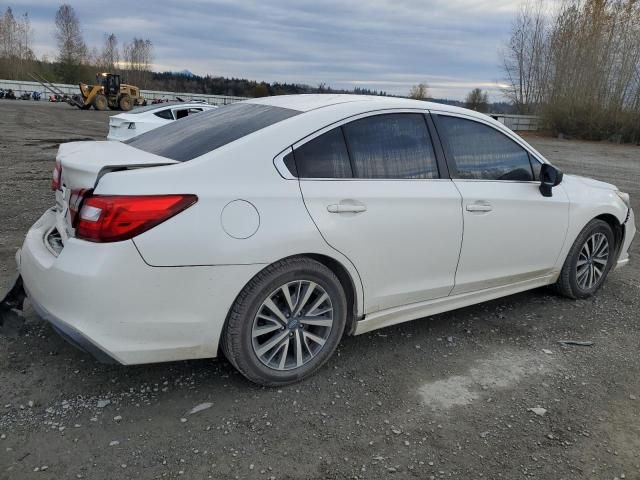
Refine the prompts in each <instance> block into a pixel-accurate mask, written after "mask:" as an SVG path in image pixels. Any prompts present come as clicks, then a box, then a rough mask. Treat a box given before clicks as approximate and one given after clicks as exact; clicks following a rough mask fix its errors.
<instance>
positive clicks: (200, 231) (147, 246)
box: [95, 127, 363, 312]
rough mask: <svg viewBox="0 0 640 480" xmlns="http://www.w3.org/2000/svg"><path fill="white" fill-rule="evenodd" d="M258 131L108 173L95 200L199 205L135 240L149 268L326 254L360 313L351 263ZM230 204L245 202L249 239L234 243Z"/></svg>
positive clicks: (273, 139)
mask: <svg viewBox="0 0 640 480" xmlns="http://www.w3.org/2000/svg"><path fill="white" fill-rule="evenodd" d="M269 129H270V127H269V128H267V129H264V130H263V131H261V132H257V133H260V135H258V137H259V138H253V139H251V138H249V137H255V136H256V134H253V135H250V136H248V137H245V138H243V139H241V140H238V141H236V142H234V143H231V144H228V145H226V146H224V147H221V148H219V149H218V150H216V151H214V152H211V153H210V154H207V155H205V156H203V157H200V158H198V159H194V160H191V161H188V162H184V163H179V164H174V165H171V166H168V167H169V168H165V167H153V168H145V169H140V170H132V171H123V172H114V173H109V174H107V175H105V176H104V177H102V179H101V180H100V183H99V184H98V186H97V188H96V190H95V193H96V194H120V195H126V194H130V195H143V194H167V193H191V194H196V195H197V196H198V202H197V203H196V204H195V205H193V206H192V207H190V208H188V209H187V210H185V211H184V212H182V213H180V214H178V215H176V216H175V217H173V218H171V219H169V220H167V221H166V222H164V223H162V224H160V225H158V226H156V227H155V228H153V229H151V230H149V231H147V232H145V233H143V234H142V235H139V236H137V237H136V238H135V239H134V242H135V244H136V246H137V248H138V250H139V251H140V254H141V255H142V257H143V259H144V261H145V262H146V263H147V264H149V265H151V266H163V267H166V266H194V265H248V264H264V265H268V264H271V263H273V262H275V261H277V260H280V259H282V258H285V257H289V256H292V255H300V254H305V253H312V254H321V255H327V256H329V257H331V258H333V259H335V260H337V261H339V262H340V263H341V264H342V265H343V266H344V267H345V268H346V269H347V271H348V272H349V273H350V275H351V278H352V280H353V283H354V285H355V287H356V290H357V292H356V293H357V298H358V302H357V303H358V311H359V312H360V311H362V307H361V306H362V298H363V295H362V284H361V281H360V277H359V275H358V273H357V270H356V268H355V267H354V265H353V264H352V263H351V262H350V261H349V260H348V259H347V258H346V257H344V256H343V255H342V254H340V253H339V252H338V251H336V250H334V249H333V248H331V247H330V246H329V245H328V244H327V243H326V242H325V241H324V239H323V238H322V236H321V235H320V233H319V231H318V229H317V228H316V226H315V224H314V223H313V221H312V220H311V218H310V216H309V214H308V212H307V210H306V208H305V206H304V202H303V201H302V195H301V192H300V188H299V185H298V181H297V180H286V179H284V178H282V177H281V176H280V175H279V173H278V172H277V170H276V168H275V166H274V164H273V159H274V157H275V156H276V155H277V154H278V153H280V152H281V151H282V150H283V141H282V137H281V136H279V135H270V134H269V132H268V130H269ZM234 200H244V201H246V202H250V203H251V204H252V205H253V206H254V207H255V209H256V210H257V211H258V214H259V226H258V229H257V231H256V232H255V234H253V235H252V236H250V237H249V238H243V239H240V238H233V237H231V236H230V235H229V234H227V232H226V231H225V228H224V227H223V225H222V221H221V214H222V211H223V209H224V208H225V206H226V205H227V204H229V203H230V202H233V201H234Z"/></svg>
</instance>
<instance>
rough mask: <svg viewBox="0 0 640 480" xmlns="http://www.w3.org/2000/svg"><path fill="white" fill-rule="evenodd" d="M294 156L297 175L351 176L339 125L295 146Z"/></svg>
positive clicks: (317, 176)
mask: <svg viewBox="0 0 640 480" xmlns="http://www.w3.org/2000/svg"><path fill="white" fill-rule="evenodd" d="M294 156H295V162H296V167H297V171H298V176H299V177H302V178H347V177H351V163H350V162H349V154H348V153H347V146H346V144H345V143H344V136H343V135H342V130H341V129H340V127H338V128H334V129H333V130H330V131H328V132H327V133H323V134H322V135H320V136H319V137H316V138H314V139H313V140H310V141H309V142H307V143H305V144H304V145H302V146H301V147H299V148H297V149H296V150H295V152H294ZM286 163H287V159H286V158H285V164H286ZM292 173H293V172H292Z"/></svg>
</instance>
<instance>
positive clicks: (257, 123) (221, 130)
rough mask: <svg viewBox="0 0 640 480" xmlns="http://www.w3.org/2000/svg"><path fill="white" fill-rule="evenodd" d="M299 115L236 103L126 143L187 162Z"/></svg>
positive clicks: (291, 111)
mask: <svg viewBox="0 0 640 480" xmlns="http://www.w3.org/2000/svg"><path fill="white" fill-rule="evenodd" d="M299 113H300V112H299V111H298V110H291V109H289V108H281V107H273V106H270V105H258V104H253V103H244V102H241V103H233V104H231V105H225V106H224V107H220V108H216V109H212V110H208V111H206V112H202V113H200V114H198V115H189V116H188V117H187V118H185V119H183V120H180V121H179V122H172V123H169V124H167V125H163V126H162V127H160V128H156V129H154V130H151V131H150V132H147V133H143V134H142V135H140V136H138V137H134V138H132V139H131V140H127V141H126V142H125V143H126V144H128V145H131V146H132V147H135V148H139V149H140V150H144V151H145V152H149V153H153V154H156V155H160V156H162V157H166V158H171V159H173V160H177V161H179V162H184V161H187V160H191V159H193V158H196V157H199V156H201V155H204V154H205V153H208V152H211V151H212V150H215V149H216V148H220V147H222V146H223V145H226V144H228V143H231V142H234V141H236V140H238V139H239V138H242V137H244V136H246V135H249V134H251V133H253V132H256V131H258V130H261V129H263V128H266V127H268V126H270V125H273V124H274V123H278V122H280V121H282V120H285V119H287V118H290V117H292V116H294V115H298V114H299Z"/></svg>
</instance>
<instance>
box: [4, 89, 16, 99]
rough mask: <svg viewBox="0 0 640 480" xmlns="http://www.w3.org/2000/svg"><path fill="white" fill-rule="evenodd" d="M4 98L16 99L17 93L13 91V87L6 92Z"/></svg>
mask: <svg viewBox="0 0 640 480" xmlns="http://www.w3.org/2000/svg"><path fill="white" fill-rule="evenodd" d="M4 98H6V99H7V100H15V99H16V94H15V93H14V92H13V90H12V89H10V88H8V89H7V90H5V92H4Z"/></svg>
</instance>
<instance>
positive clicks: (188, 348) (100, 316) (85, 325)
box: [16, 210, 263, 364]
mask: <svg viewBox="0 0 640 480" xmlns="http://www.w3.org/2000/svg"><path fill="white" fill-rule="evenodd" d="M54 224H55V212H53V211H52V210H49V211H47V212H45V214H44V215H43V216H42V217H41V218H40V219H39V220H38V221H37V222H36V223H35V224H34V225H33V227H32V228H31V229H30V230H29V232H28V233H27V236H26V238H25V241H24V244H23V246H22V249H21V250H20V251H19V252H18V254H17V255H16V261H17V264H18V270H19V272H20V274H21V276H22V279H23V282H24V288H25V291H26V293H27V296H28V298H29V301H30V303H31V304H32V305H33V307H34V310H36V312H37V313H38V314H39V315H40V316H41V317H42V318H44V319H45V320H47V321H48V322H49V323H51V325H52V326H53V327H54V328H55V329H56V330H57V331H58V332H59V333H61V334H62V336H63V337H64V338H66V339H67V340H69V341H70V342H71V343H72V344H74V345H76V346H78V347H80V348H82V349H83V350H86V351H88V352H89V353H91V354H93V355H94V356H95V357H97V358H98V359H100V360H102V361H108V362H117V363H121V364H138V363H152V362H163V361H173V360H186V359H192V358H208V357H215V356H216V355H217V352H218V340H219V338H220V334H221V332H222V328H223V325H224V321H225V318H226V315H227V312H228V311H229V308H230V307H231V305H232V303H233V301H234V300H235V298H236V296H237V294H238V293H239V292H240V290H241V289H242V288H243V287H244V285H245V284H246V283H247V282H248V281H249V280H250V279H251V277H253V275H255V274H256V273H257V272H258V271H259V270H260V269H261V268H263V266H262V265H228V266H197V267H195V266H194V267H151V266H149V265H147V264H146V263H145V262H144V261H143V260H142V257H141V256H140V254H139V253H138V250H137V249H136V247H135V245H134V244H133V242H132V241H124V242H114V243H103V244H98V243H91V242H86V241H82V240H78V239H75V238H69V239H67V240H66V242H65V245H64V248H63V249H62V250H61V251H60V252H59V254H58V255H57V256H56V255H55V253H54V252H53V251H52V250H51V249H50V248H48V247H47V245H46V234H47V233H48V231H49V230H50V228H51V227H52V226H53V225H54Z"/></svg>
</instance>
